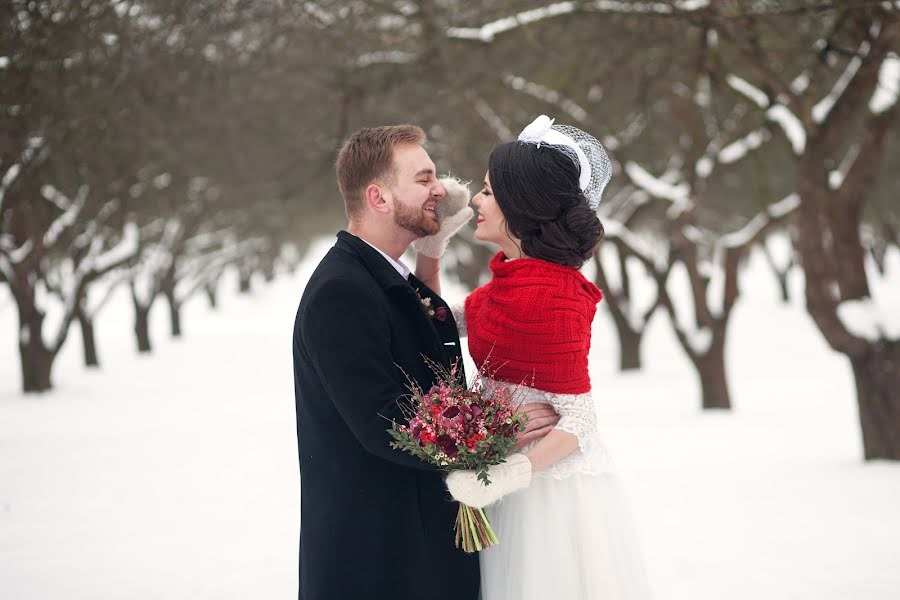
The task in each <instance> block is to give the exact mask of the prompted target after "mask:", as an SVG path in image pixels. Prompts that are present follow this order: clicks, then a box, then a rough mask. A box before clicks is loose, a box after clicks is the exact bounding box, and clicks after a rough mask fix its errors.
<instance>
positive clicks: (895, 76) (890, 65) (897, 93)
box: [869, 53, 900, 115]
mask: <svg viewBox="0 0 900 600" xmlns="http://www.w3.org/2000/svg"><path fill="white" fill-rule="evenodd" d="M898 97H900V57H898V56H897V55H896V54H893V53H891V54H889V55H888V56H887V58H885V59H884V61H883V62H882V63H881V68H880V70H879V71H878V87H877V88H876V89H875V93H874V94H872V99H871V100H869V110H870V111H872V113H873V114H876V115H878V114H881V113H883V112H884V111H886V110H888V109H889V108H891V107H892V106H893V105H894V104H896V103H897V99H898Z"/></svg>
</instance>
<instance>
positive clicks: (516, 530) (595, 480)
mask: <svg viewBox="0 0 900 600" xmlns="http://www.w3.org/2000/svg"><path fill="white" fill-rule="evenodd" d="M486 510H487V514H488V518H489V519H490V522H491V525H492V526H493V528H494V531H495V532H496V533H497V536H498V537H499V539H500V543H499V544H497V545H496V546H493V547H491V548H488V549H486V550H483V551H482V552H481V553H480V557H481V597H482V600H550V599H552V600H645V599H647V598H649V597H650V591H649V586H648V583H647V577H646V574H645V571H644V564H643V558H642V555H641V551H640V548H639V544H638V541H637V536H636V534H635V531H634V527H633V523H632V517H631V514H630V511H629V509H628V501H627V498H626V496H625V493H624V491H623V490H622V486H621V484H620V482H619V480H618V478H617V477H616V476H615V475H614V474H602V475H588V474H576V475H573V476H570V477H567V478H565V479H553V478H551V477H544V476H541V475H537V476H535V478H534V479H533V480H532V482H531V485H530V486H529V487H528V488H527V489H525V490H522V491H520V492H518V493H515V494H511V495H509V496H507V497H505V498H503V500H501V501H500V502H499V503H497V504H495V505H494V506H491V507H488V508H487V509H486Z"/></svg>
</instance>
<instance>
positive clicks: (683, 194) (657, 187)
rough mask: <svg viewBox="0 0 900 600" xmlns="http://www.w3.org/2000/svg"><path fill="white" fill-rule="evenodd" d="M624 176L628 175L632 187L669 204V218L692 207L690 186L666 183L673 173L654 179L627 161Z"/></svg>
mask: <svg viewBox="0 0 900 600" xmlns="http://www.w3.org/2000/svg"><path fill="white" fill-rule="evenodd" d="M625 174H626V175H628V177H629V179H631V181H632V183H634V185H636V186H637V187H638V188H640V189H642V190H644V191H645V192H647V193H648V194H650V195H651V196H653V197H655V198H661V199H663V200H668V201H669V202H671V203H672V206H671V208H670V209H669V217H670V218H674V217H676V216H677V215H679V214H681V213H682V212H684V211H685V210H687V209H689V208H690V207H691V205H692V202H691V195H690V194H691V188H690V186H689V185H688V184H687V183H684V182H681V183H678V184H673V183H672V182H670V181H668V180H669V179H672V178H673V176H674V172H673V173H667V174H665V175H663V176H662V177H656V176H655V175H652V174H650V173H649V172H648V171H647V170H646V169H644V168H643V167H642V166H640V165H639V164H637V163H636V162H633V161H629V162H628V163H626V164H625Z"/></svg>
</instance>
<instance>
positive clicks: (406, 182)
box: [387, 144, 447, 237]
mask: <svg viewBox="0 0 900 600" xmlns="http://www.w3.org/2000/svg"><path fill="white" fill-rule="evenodd" d="M387 187H388V190H389V191H390V193H391V197H392V199H393V209H394V223H396V224H397V225H399V226H400V227H402V228H403V229H406V230H407V231H409V232H411V233H413V234H415V235H416V236H418V237H424V236H426V235H432V234H435V233H437V232H438V229H440V224H439V223H438V220H437V215H436V214H435V207H436V206H437V203H438V202H439V201H440V200H441V199H442V198H443V197H444V196H446V195H447V191H446V190H445V189H444V186H442V185H441V184H440V182H439V181H438V180H437V177H436V171H435V168H434V163H433V162H432V161H431V157H429V156H428V153H427V152H425V149H424V148H422V146H419V145H417V144H406V145H402V146H397V147H395V148H394V176H393V178H391V181H389V182H388V185H387Z"/></svg>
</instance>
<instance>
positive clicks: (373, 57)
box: [356, 50, 416, 68]
mask: <svg viewBox="0 0 900 600" xmlns="http://www.w3.org/2000/svg"><path fill="white" fill-rule="evenodd" d="M415 58H416V55H415V54H413V53H412V52H403V51H402V50H379V51H378V52H369V53H368V54H363V55H362V56H360V57H359V58H357V59H356V66H357V67H359V68H364V67H368V66H370V65H375V64H397V65H403V64H407V63H411V62H413V61H414V60H415Z"/></svg>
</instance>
